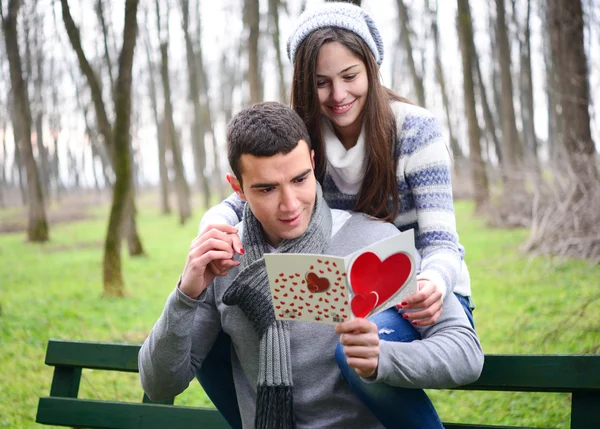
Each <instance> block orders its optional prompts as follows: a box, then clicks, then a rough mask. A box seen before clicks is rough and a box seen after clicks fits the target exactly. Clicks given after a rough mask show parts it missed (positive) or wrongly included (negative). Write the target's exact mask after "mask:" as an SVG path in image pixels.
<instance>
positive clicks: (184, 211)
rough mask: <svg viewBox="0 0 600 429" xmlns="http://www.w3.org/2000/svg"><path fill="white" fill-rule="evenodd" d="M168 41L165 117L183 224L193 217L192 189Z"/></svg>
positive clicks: (163, 48) (163, 73) (163, 55)
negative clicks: (173, 97) (181, 144)
mask: <svg viewBox="0 0 600 429" xmlns="http://www.w3.org/2000/svg"><path fill="white" fill-rule="evenodd" d="M167 49H168V47H167V42H162V43H161V45H160V53H161V58H162V62H161V64H162V65H161V77H162V85H163V98H164V102H165V106H164V117H165V123H166V125H167V130H168V133H167V134H168V140H169V146H170V147H171V153H172V155H173V168H174V170H175V188H176V189H177V202H178V206H179V223H180V224H181V225H183V224H184V223H185V222H186V221H187V220H188V219H189V218H190V217H191V208H190V190H189V187H188V184H187V181H186V179H185V173H184V168H183V160H182V158H181V150H180V147H179V139H178V136H177V132H176V130H175V122H174V121H173V105H172V104H171V88H170V86H169V57H168V52H167Z"/></svg>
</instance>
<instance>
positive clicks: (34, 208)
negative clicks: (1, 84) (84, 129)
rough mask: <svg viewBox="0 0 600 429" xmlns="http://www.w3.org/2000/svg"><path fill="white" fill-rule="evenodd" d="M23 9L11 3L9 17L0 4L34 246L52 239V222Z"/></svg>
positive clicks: (15, 0)
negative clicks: (35, 139) (36, 133)
mask: <svg viewBox="0 0 600 429" xmlns="http://www.w3.org/2000/svg"><path fill="white" fill-rule="evenodd" d="M19 6H20V1H19V0H10V1H9V2H8V11H7V14H6V17H5V16H4V12H3V10H2V2H0V19H1V20H2V30H3V32H4V41H5V43H6V54H7V57H8V63H9V70H10V80H11V86H12V92H13V103H14V111H15V115H16V118H17V121H16V125H17V127H16V128H18V129H19V134H20V136H19V137H20V140H19V142H20V144H21V150H22V152H21V155H22V156H23V158H24V161H25V168H26V170H27V190H28V197H29V198H28V200H29V223H28V226H27V239H28V240H29V241H33V242H44V241H48V238H49V237H48V222H47V220H46V210H45V207H44V195H43V193H42V187H41V184H40V178H39V175H38V169H37V165H36V163H35V158H34V156H33V148H32V145H31V107H30V105H29V96H28V95H27V86H26V84H25V79H24V78H23V70H22V66H21V54H20V52H19V37H18V33H17V18H18V14H19Z"/></svg>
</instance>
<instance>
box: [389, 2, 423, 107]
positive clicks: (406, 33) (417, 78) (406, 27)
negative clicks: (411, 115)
mask: <svg viewBox="0 0 600 429" xmlns="http://www.w3.org/2000/svg"><path fill="white" fill-rule="evenodd" d="M396 3H397V5H398V18H399V21H400V28H401V33H402V34H401V38H402V44H403V46H404V50H405V52H406V59H407V60H408V67H409V69H410V74H411V76H412V79H413V84H414V87H415V93H416V95H417V101H418V103H419V105H420V106H423V107H425V87H424V85H423V76H422V73H421V72H419V71H417V66H416V64H415V60H414V58H413V54H412V52H413V48H412V43H411V40H410V33H411V31H410V18H409V16H408V9H407V8H406V5H405V4H404V0H396Z"/></svg>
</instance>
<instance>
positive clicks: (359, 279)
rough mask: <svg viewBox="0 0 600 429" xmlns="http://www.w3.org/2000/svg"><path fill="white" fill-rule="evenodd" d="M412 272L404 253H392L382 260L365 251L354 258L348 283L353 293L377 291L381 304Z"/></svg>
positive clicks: (400, 286) (396, 290)
mask: <svg viewBox="0 0 600 429" xmlns="http://www.w3.org/2000/svg"><path fill="white" fill-rule="evenodd" d="M411 272H412V261H411V259H410V258H409V256H408V255H407V254H406V253H394V254H393V255H391V256H389V257H387V258H386V259H385V260H384V261H383V262H382V261H381V260H380V259H379V257H378V256H377V255H376V254H375V253H373V252H365V253H363V254H362V255H360V256H359V257H358V258H356V259H355V260H354V263H353V264H352V268H351V269H350V283H351V285H352V290H353V291H354V293H355V294H363V295H366V294H368V293H369V292H377V295H378V296H379V300H378V304H383V303H384V302H386V301H387V300H388V299H389V298H390V297H391V296H392V295H394V294H395V293H396V292H398V291H399V290H400V289H402V287H403V286H404V284H405V283H406V280H408V278H409V276H410V273H411Z"/></svg>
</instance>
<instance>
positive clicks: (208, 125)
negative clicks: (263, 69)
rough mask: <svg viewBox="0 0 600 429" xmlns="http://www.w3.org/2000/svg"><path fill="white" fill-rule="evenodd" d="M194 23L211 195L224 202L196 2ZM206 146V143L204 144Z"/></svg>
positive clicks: (224, 195)
mask: <svg viewBox="0 0 600 429" xmlns="http://www.w3.org/2000/svg"><path fill="white" fill-rule="evenodd" d="M196 22H198V27H197V34H196V40H197V41H198V44H197V46H196V63H197V65H198V69H197V70H198V76H199V77H200V79H199V84H200V93H201V94H202V95H201V97H200V108H201V111H202V127H203V128H204V130H205V133H206V131H208V133H209V134H210V136H211V141H212V146H213V148H212V149H213V150H212V154H213V160H212V161H213V169H212V186H211V188H210V189H211V193H212V191H214V190H215V188H216V191H217V192H218V194H219V198H220V199H221V200H224V199H225V197H226V196H227V195H229V192H227V194H225V190H226V188H227V190H229V189H230V188H229V187H228V186H227V187H225V186H223V179H224V178H225V176H224V174H223V172H222V170H221V163H220V160H219V159H220V158H219V154H220V150H219V145H218V139H217V135H216V134H215V129H214V127H213V121H212V113H211V112H212V109H211V107H212V102H211V99H210V94H209V92H210V91H209V90H210V88H209V79H208V75H207V74H206V67H204V53H203V49H202V26H201V25H200V22H201V15H200V2H199V1H196ZM205 144H206V142H205ZM207 164H209V161H208V160H207ZM208 201H210V196H209V197H208Z"/></svg>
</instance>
